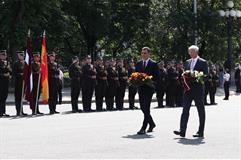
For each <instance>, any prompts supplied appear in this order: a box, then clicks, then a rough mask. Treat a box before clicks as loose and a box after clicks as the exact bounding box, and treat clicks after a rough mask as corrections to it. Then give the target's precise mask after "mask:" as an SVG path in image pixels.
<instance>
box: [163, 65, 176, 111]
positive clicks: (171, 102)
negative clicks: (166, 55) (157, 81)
mask: <svg viewBox="0 0 241 160" xmlns="http://www.w3.org/2000/svg"><path fill="white" fill-rule="evenodd" d="M167 80H168V86H167V92H168V95H167V99H168V103H167V104H166V105H167V106H170V107H175V98H176V92H177V83H178V73H177V70H176V68H175V63H174V62H173V61H172V62H171V66H170V68H169V69H167Z"/></svg>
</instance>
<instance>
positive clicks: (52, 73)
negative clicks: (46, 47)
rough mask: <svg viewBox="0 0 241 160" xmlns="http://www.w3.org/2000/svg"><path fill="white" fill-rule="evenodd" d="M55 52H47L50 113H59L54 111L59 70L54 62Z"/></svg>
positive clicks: (56, 100)
mask: <svg viewBox="0 0 241 160" xmlns="http://www.w3.org/2000/svg"><path fill="white" fill-rule="evenodd" d="M55 56H56V54H55V53H54V52H52V53H51V54H49V63H48V80H49V110H50V114H55V113H59V112H57V111H56V105H57V102H58V83H56V82H57V81H58V79H59V70H58V65H57V63H56V62H55Z"/></svg>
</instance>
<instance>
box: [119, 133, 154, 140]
mask: <svg viewBox="0 0 241 160" xmlns="http://www.w3.org/2000/svg"><path fill="white" fill-rule="evenodd" d="M122 138H130V139H147V138H154V137H153V136H152V135H148V134H142V135H138V134H133V135H127V136H122Z"/></svg>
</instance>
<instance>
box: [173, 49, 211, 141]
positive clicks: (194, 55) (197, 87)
mask: <svg viewBox="0 0 241 160" xmlns="http://www.w3.org/2000/svg"><path fill="white" fill-rule="evenodd" d="M188 52H189V55H190V57H191V59H189V60H187V61H186V63H185V66H184V67H185V70H193V71H194V70H195V71H199V72H200V71H202V72H203V73H204V75H208V65H207V62H206V61H205V60H204V59H202V58H200V57H199V56H198V52H199V48H198V47H197V46H195V45H192V46H190V47H189V48H188ZM193 100H194V102H195V105H196V107H197V111H198V116H199V129H198V132H197V133H196V134H195V135H193V137H204V126H205V108H204V86H203V85H202V84H201V83H198V82H195V83H193V84H191V85H190V90H189V91H186V92H185V93H184V99H183V111H182V115H181V122H180V130H179V131H174V134H176V135H180V136H181V137H185V135H186V129H187V122H188V118H189V110H190V107H191V103H192V101H193Z"/></svg>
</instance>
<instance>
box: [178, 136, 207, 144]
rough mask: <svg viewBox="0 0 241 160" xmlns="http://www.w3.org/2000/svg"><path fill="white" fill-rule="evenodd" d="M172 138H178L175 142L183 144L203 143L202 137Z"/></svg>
mask: <svg viewBox="0 0 241 160" xmlns="http://www.w3.org/2000/svg"><path fill="white" fill-rule="evenodd" d="M174 140H178V142H177V143H180V144H183V145H193V146H197V145H201V144H205V142H204V138H196V139H188V138H174Z"/></svg>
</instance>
